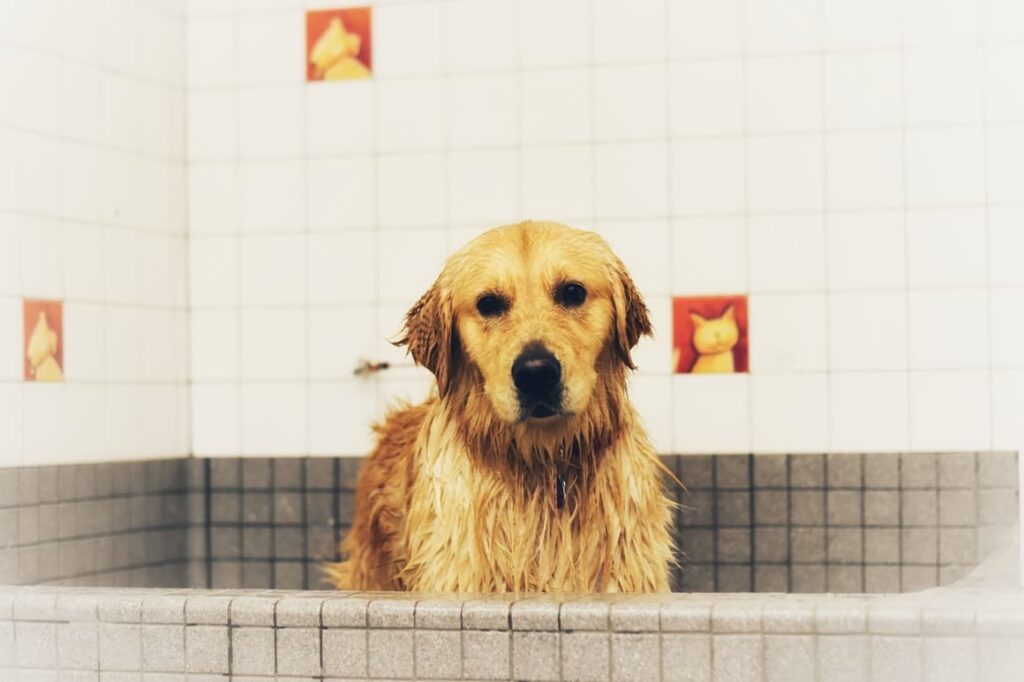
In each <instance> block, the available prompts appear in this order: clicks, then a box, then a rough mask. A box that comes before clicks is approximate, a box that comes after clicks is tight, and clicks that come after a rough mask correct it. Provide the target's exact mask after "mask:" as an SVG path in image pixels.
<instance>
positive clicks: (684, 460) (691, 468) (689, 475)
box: [679, 455, 713, 490]
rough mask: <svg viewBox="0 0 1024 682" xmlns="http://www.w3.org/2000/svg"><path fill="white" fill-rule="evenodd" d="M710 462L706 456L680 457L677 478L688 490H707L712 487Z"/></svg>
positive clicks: (709, 458)
mask: <svg viewBox="0 0 1024 682" xmlns="http://www.w3.org/2000/svg"><path fill="white" fill-rule="evenodd" d="M712 468H713V467H712V460H711V457H710V456H708V455H681V456H680V457H679V478H680V479H681V480H682V481H683V484H684V485H685V486H686V487H687V488H688V489H690V490H709V489H711V488H712V487H713V482H712V480H713V479H712V476H713V474H712Z"/></svg>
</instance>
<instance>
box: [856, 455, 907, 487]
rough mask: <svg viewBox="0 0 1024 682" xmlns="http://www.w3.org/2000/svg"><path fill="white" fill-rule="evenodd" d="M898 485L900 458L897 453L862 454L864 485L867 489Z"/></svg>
mask: <svg viewBox="0 0 1024 682" xmlns="http://www.w3.org/2000/svg"><path fill="white" fill-rule="evenodd" d="M899 485H900V459H899V455H898V454H889V453H875V454H867V455H864V487H865V488H867V489H877V488H882V489H887V488H893V489H894V488H898V487H899Z"/></svg>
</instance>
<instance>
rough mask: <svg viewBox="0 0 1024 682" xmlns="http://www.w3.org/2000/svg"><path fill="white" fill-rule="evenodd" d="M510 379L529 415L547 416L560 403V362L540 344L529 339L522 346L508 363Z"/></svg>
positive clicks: (553, 411)
mask: <svg viewBox="0 0 1024 682" xmlns="http://www.w3.org/2000/svg"><path fill="white" fill-rule="evenodd" d="M512 381H513V382H515V385H516V389H517V390H518V391H519V402H520V403H521V404H522V406H523V409H524V410H525V411H526V412H527V414H529V415H530V416H533V417H548V416H551V415H552V414H554V413H555V411H557V409H559V407H560V406H561V402H562V365H561V363H560V362H558V358H556V357H555V356H554V354H552V352H551V351H549V350H548V349H547V348H545V347H544V346H543V345H541V344H539V343H532V344H530V345H528V346H527V347H526V348H524V349H523V352H522V353H520V354H519V357H518V358H516V361H515V362H514V363H512Z"/></svg>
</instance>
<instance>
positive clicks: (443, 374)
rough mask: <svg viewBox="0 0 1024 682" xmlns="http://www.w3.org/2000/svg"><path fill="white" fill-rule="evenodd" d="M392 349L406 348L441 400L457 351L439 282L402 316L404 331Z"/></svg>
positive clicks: (447, 304) (446, 300) (447, 301)
mask: <svg viewBox="0 0 1024 682" xmlns="http://www.w3.org/2000/svg"><path fill="white" fill-rule="evenodd" d="M395 345H396V346H407V347H408V348H409V354H410V355H412V359H413V360H415V361H416V364H418V365H422V366H423V367H426V368H427V369H429V370H430V371H431V373H433V375H434V376H435V377H436V378H437V390H438V392H439V393H440V394H441V395H442V396H444V395H446V394H447V392H448V388H449V386H450V385H451V379H452V376H453V374H454V369H455V362H456V356H457V349H458V340H457V339H456V332H455V320H454V319H453V311H452V304H451V299H450V298H449V297H448V296H447V295H445V294H443V293H442V291H441V284H440V281H438V282H435V283H434V285H433V286H432V287H430V289H429V290H428V291H427V293H425V294H423V295H422V296H421V297H420V299H419V300H418V301H416V303H415V304H413V306H412V308H410V309H409V312H407V313H406V314H405V329H404V335H403V336H402V338H400V339H398V340H397V341H395Z"/></svg>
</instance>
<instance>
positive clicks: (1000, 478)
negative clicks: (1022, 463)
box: [978, 452, 1018, 488]
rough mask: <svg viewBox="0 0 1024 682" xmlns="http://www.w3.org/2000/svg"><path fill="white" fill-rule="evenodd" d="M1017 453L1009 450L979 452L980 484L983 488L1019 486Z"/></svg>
mask: <svg viewBox="0 0 1024 682" xmlns="http://www.w3.org/2000/svg"><path fill="white" fill-rule="evenodd" d="M1017 481H1018V470H1017V455H1015V454H1013V453H1008V452H982V453H979V454H978V485H979V486H981V487H982V488H1014V487H1016V486H1017Z"/></svg>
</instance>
